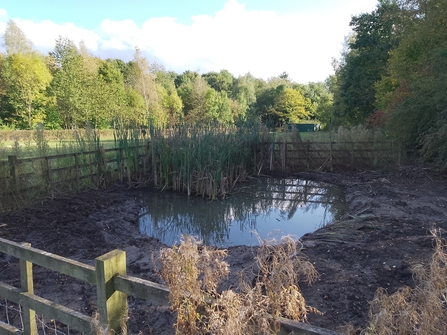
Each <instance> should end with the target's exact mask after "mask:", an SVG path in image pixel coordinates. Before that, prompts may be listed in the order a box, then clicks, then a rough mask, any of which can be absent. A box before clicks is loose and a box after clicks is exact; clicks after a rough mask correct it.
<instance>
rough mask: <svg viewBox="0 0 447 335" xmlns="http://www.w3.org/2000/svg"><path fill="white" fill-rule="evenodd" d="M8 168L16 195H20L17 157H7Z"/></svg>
mask: <svg viewBox="0 0 447 335" xmlns="http://www.w3.org/2000/svg"><path fill="white" fill-rule="evenodd" d="M8 162H9V166H10V176H11V177H12V179H13V180H14V184H15V187H16V192H17V194H20V180H19V169H18V166H17V156H8Z"/></svg>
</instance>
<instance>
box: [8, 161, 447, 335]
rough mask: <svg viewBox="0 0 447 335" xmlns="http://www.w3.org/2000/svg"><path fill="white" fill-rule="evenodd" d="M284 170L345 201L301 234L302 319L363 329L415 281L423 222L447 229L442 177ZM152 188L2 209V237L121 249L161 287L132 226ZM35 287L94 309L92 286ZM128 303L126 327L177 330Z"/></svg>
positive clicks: (43, 279) (11, 277) (147, 308)
mask: <svg viewBox="0 0 447 335" xmlns="http://www.w3.org/2000/svg"><path fill="white" fill-rule="evenodd" d="M288 176H289V177H290V176H293V177H300V178H307V179H312V180H318V181H324V182H330V183H333V184H336V185H339V186H340V187H342V188H343V189H344V190H345V192H346V199H347V202H348V204H349V210H348V212H347V213H346V214H345V215H344V216H343V217H342V219H341V220H340V221H339V222H336V223H333V224H331V225H328V226H326V227H324V228H321V229H319V230H317V231H316V232H314V233H312V234H306V235H304V236H303V237H302V239H301V241H302V243H303V246H304V248H303V250H302V253H303V254H304V255H305V256H306V257H307V258H308V260H309V261H310V262H312V263H313V264H314V266H315V268H316V269H317V271H318V272H319V277H318V279H317V280H316V281H315V282H314V283H313V284H312V285H311V286H309V285H307V284H305V283H301V284H300V287H301V289H302V292H303V295H304V297H305V299H306V302H307V303H308V304H309V305H310V306H313V307H316V308H318V309H319V310H320V311H322V312H323V313H324V315H323V316H319V315H316V314H309V319H308V322H309V323H310V324H313V325H315V326H320V327H323V328H327V329H331V330H340V327H341V326H343V325H346V324H351V325H353V326H354V327H356V328H358V329H360V328H362V327H363V328H364V327H366V325H367V324H368V310H369V302H370V301H372V300H373V298H374V293H375V291H376V290H377V288H379V287H382V288H385V289H387V291H388V292H389V293H393V292H395V291H396V290H397V289H398V288H399V287H401V286H403V285H409V286H414V281H413V276H412V271H411V269H412V267H413V266H414V265H416V264H427V263H428V262H429V259H430V257H431V255H432V253H433V245H432V238H430V232H429V230H430V228H431V227H432V226H433V225H435V226H436V227H439V228H442V229H447V176H446V175H445V174H442V173H439V172H436V170H434V169H431V168H429V167H425V168H424V167H414V166H410V167H401V168H399V169H397V170H395V171H392V172H381V171H364V172H361V173H358V172H356V173H353V172H350V173H348V172H345V173H339V174H329V173H300V174H292V175H291V174H289V175H288ZM150 191H153V188H151V187H143V188H142V187H140V188H136V189H128V188H126V187H124V186H114V187H112V188H109V189H107V190H104V191H101V190H87V191H84V192H82V193H77V194H61V195H58V196H57V197H55V198H54V199H48V200H45V201H43V202H41V203H39V204H36V205H33V206H30V207H28V208H25V209H21V210H16V211H12V212H9V213H2V214H0V237H2V238H6V239H9V240H12V241H16V242H29V243H31V245H32V246H33V247H35V248H38V249H41V250H44V251H47V252H51V253H55V254H58V255H61V256H64V257H68V258H71V259H74V260H77V261H81V262H83V263H86V264H90V265H93V264H94V259H95V258H96V257H98V256H100V255H103V254H105V253H107V252H109V251H111V250H113V249H121V250H125V251H126V254H127V265H128V274H130V275H132V276H136V277H140V278H143V279H147V280H152V281H155V282H159V283H161V280H160V278H159V277H158V275H157V273H156V270H155V269H154V266H153V263H152V255H155V256H156V255H158V254H159V250H160V249H161V248H164V247H166V246H165V245H163V244H162V243H160V242H159V241H158V240H156V239H153V238H150V237H148V236H145V235H141V234H139V232H138V212H139V209H140V205H139V204H138V202H137V201H136V196H137V193H139V192H150ZM254 249H255V247H245V246H237V247H231V248H229V249H228V252H229V256H228V258H227V261H228V263H229V264H230V266H231V275H230V276H229V277H228V278H227V279H225V280H224V282H223V284H222V287H232V286H235V285H236V284H237V274H238V272H240V271H241V270H243V269H248V268H250V267H252V266H253V262H254V260H253V255H254V253H255V250H254ZM18 273H19V270H18V261H17V260H16V259H15V258H13V257H10V256H7V255H3V254H1V255H0V281H3V282H6V283H7V284H10V285H14V286H16V287H20V279H19V275H18ZM34 287H35V292H36V294H38V295H40V296H42V297H44V298H46V299H50V300H52V301H55V302H57V303H59V304H63V305H65V306H67V307H69V308H72V309H75V310H78V311H81V312H83V313H85V314H88V315H92V314H93V313H94V312H95V309H96V302H95V299H96V294H95V288H94V287H92V286H90V285H89V284H85V283H82V282H80V281H78V280H74V279H71V278H69V277H67V276H65V275H61V274H58V273H56V272H52V271H49V270H46V269H43V268H40V267H38V266H34ZM3 301H4V300H3ZM0 305H1V303H0ZM3 306H4V305H3ZM129 308H130V309H129V310H130V320H129V323H130V330H131V332H132V333H138V331H142V332H143V334H174V330H173V328H172V325H173V323H174V322H175V315H174V314H173V313H172V312H171V311H170V310H169V307H168V306H157V305H152V304H151V303H150V302H147V301H144V300H142V299H138V298H133V297H129ZM0 310H1V306H0ZM2 321H4V320H2Z"/></svg>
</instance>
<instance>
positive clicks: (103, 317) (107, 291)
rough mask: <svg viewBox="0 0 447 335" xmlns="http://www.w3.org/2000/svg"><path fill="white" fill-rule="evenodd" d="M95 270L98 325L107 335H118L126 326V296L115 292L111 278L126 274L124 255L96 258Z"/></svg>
mask: <svg viewBox="0 0 447 335" xmlns="http://www.w3.org/2000/svg"><path fill="white" fill-rule="evenodd" d="M95 268H96V287H97V295H98V313H99V322H100V325H101V327H104V329H106V328H107V333H111V332H115V334H119V333H121V328H122V326H123V325H126V324H127V294H126V293H124V292H120V291H115V287H114V285H113V277H115V276H116V275H125V274H126V253H125V252H124V251H122V250H113V251H110V252H108V253H107V254H105V255H102V256H100V257H98V258H96V263H95Z"/></svg>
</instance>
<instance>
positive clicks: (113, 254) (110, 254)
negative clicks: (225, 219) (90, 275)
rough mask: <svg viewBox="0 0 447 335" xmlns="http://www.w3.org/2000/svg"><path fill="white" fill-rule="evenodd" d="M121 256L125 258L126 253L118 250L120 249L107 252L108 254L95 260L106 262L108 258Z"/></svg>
mask: <svg viewBox="0 0 447 335" xmlns="http://www.w3.org/2000/svg"><path fill="white" fill-rule="evenodd" d="M121 255H124V256H126V252H125V251H123V250H120V249H115V250H112V251H109V252H108V253H106V254H104V255H101V256H99V257H96V260H97V261H105V260H107V259H109V258H113V257H118V256H121Z"/></svg>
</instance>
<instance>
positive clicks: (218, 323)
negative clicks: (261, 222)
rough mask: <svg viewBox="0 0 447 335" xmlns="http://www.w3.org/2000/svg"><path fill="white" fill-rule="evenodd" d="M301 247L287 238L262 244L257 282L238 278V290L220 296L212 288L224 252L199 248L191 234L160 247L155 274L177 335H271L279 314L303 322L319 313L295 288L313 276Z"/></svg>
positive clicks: (224, 271)
mask: <svg viewBox="0 0 447 335" xmlns="http://www.w3.org/2000/svg"><path fill="white" fill-rule="evenodd" d="M300 248H301V244H300V243H299V242H298V241H296V240H295V239H293V238H292V237H290V236H285V237H282V238H281V239H280V240H279V241H275V240H268V241H262V245H261V247H260V248H259V251H258V253H257V255H256V257H255V261H256V268H257V275H256V279H255V280H243V279H242V280H241V284H240V287H239V288H238V289H237V290H226V291H223V292H218V290H217V288H218V285H219V282H220V280H221V279H222V278H223V277H225V276H226V275H228V273H229V266H228V263H226V262H225V261H224V258H225V256H226V255H227V251H226V250H216V249H212V248H209V247H205V246H201V245H200V242H198V241H197V240H195V239H194V238H193V237H191V236H185V237H183V238H182V240H181V243H180V245H179V246H173V247H172V248H171V249H163V250H162V251H161V257H160V264H161V265H160V266H159V268H160V275H161V277H162V278H163V280H164V281H165V283H166V285H167V286H168V287H169V290H170V302H171V306H172V309H173V310H174V311H175V312H177V322H176V324H175V329H176V334H219V335H224V334H236V335H237V334H240V335H242V334H275V333H276V332H277V331H278V330H279V322H277V318H278V317H280V316H285V317H288V318H290V319H293V320H297V321H306V319H307V313H308V312H317V313H319V312H318V311H317V310H316V309H315V308H312V307H309V306H307V305H306V303H305V300H304V298H303V296H302V295H301V292H300V289H299V286H298V281H299V279H300V278H301V277H303V278H304V279H305V280H306V281H307V282H309V283H310V282H311V281H312V280H313V279H314V278H315V277H316V276H317V273H316V271H315V269H314V267H313V265H312V264H311V263H310V262H308V261H306V260H305V259H303V258H302V257H301V256H300V255H299V254H298V253H299V251H300ZM244 277H246V276H243V275H241V278H244Z"/></svg>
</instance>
